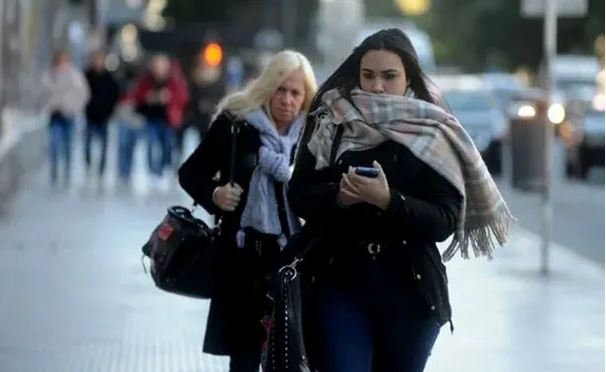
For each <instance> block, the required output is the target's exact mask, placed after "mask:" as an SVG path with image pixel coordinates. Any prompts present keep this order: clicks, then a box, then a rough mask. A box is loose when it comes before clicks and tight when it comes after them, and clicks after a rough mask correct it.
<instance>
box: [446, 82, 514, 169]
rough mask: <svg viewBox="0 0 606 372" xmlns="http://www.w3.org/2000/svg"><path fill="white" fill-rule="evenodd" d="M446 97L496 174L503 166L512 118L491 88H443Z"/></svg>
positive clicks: (447, 103) (487, 163) (487, 164)
mask: <svg viewBox="0 0 606 372" xmlns="http://www.w3.org/2000/svg"><path fill="white" fill-rule="evenodd" d="M441 94H442V98H443V99H444V101H445V102H446V105H448V107H449V108H450V110H452V112H453V114H454V115H455V116H456V117H457V118H458V119H459V121H460V122H461V124H462V125H463V127H465V130H467V132H468V133H469V135H470V137H471V138H472V139H473V141H474V143H475V145H476V147H477V148H478V150H479V151H480V153H481V154H482V157H483V158H484V161H485V162H486V166H487V167H488V169H489V170H490V172H491V173H492V174H494V175H500V174H501V172H502V170H503V164H502V163H503V157H502V154H501V153H502V147H503V140H504V138H505V137H506V136H507V133H508V127H509V121H508V120H507V116H506V114H505V113H504V112H503V111H502V110H501V108H500V107H499V104H498V103H497V101H496V100H495V99H494V97H493V96H492V95H491V93H490V91H489V90H487V89H446V90H444V89H442V90H441Z"/></svg>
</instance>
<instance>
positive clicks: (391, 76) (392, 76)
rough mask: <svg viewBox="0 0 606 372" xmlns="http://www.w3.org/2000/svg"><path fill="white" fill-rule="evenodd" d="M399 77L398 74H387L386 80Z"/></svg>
mask: <svg viewBox="0 0 606 372" xmlns="http://www.w3.org/2000/svg"><path fill="white" fill-rule="evenodd" d="M396 77H397V75H396V74H386V75H385V80H393V79H395V78H396Z"/></svg>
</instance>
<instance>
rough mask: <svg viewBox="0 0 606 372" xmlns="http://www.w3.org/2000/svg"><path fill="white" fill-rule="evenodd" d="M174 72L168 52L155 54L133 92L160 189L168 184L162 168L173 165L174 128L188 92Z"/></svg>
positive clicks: (180, 119) (157, 185)
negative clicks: (143, 123)
mask: <svg viewBox="0 0 606 372" xmlns="http://www.w3.org/2000/svg"><path fill="white" fill-rule="evenodd" d="M173 72H174V71H172V70H171V61H170V60H169V59H168V57H167V56H165V55H162V54H159V55H155V56H154V57H152V60H151V66H150V71H149V72H148V73H146V74H144V75H143V76H142V77H141V79H139V80H138V81H137V83H136V84H135V88H134V92H133V99H134V105H135V107H136V111H137V112H138V113H139V114H141V115H142V116H143V118H144V119H145V131H146V134H147V139H148V144H147V146H148V147H147V160H148V166H149V170H150V172H151V175H152V177H153V179H152V182H153V186H154V187H155V188H157V189H158V190H161V191H167V190H168V188H169V187H170V181H171V180H170V178H167V174H165V171H166V170H167V169H168V168H169V167H171V166H172V152H173V141H174V131H175V128H176V127H178V126H179V125H180V124H181V122H182V120H183V111H184V107H185V104H186V103H187V92H186V90H184V89H183V86H182V84H181V81H180V79H179V78H177V77H176V76H175V74H174V73H173Z"/></svg>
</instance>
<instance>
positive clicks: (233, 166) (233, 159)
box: [229, 120, 240, 186]
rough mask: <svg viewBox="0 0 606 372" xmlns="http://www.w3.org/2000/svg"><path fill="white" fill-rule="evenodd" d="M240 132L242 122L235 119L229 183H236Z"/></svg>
mask: <svg viewBox="0 0 606 372" xmlns="http://www.w3.org/2000/svg"><path fill="white" fill-rule="evenodd" d="M238 133H240V124H239V123H238V121H237V120H233V121H232V124H231V146H230V148H231V149H230V151H231V155H230V157H229V184H230V185H232V186H233V185H234V177H235V173H236V156H237V154H238Z"/></svg>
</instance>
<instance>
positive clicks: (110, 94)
mask: <svg viewBox="0 0 606 372" xmlns="http://www.w3.org/2000/svg"><path fill="white" fill-rule="evenodd" d="M106 57H107V55H106V53H105V52H104V51H97V52H96V53H95V54H94V55H93V57H92V60H91V62H90V66H89V68H88V69H87V70H86V72H85V76H86V81H87V82H88V87H89V90H90V100H89V101H88V104H87V105H86V128H85V131H84V160H85V165H86V175H87V177H88V178H89V181H90V180H91V178H92V176H93V173H92V172H91V166H92V165H91V162H92V154H91V152H92V143H93V139H95V138H96V139H97V140H98V141H99V143H100V145H101V153H100V159H99V169H98V177H99V181H101V180H102V179H103V175H104V174H105V164H106V161H107V139H108V122H109V120H110V117H111V116H112V114H113V113H114V109H115V108H116V103H117V102H118V98H119V95H120V87H119V85H118V82H117V81H116V79H115V78H114V76H113V75H112V73H111V72H110V71H108V70H107V68H106V67H105V59H106Z"/></svg>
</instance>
